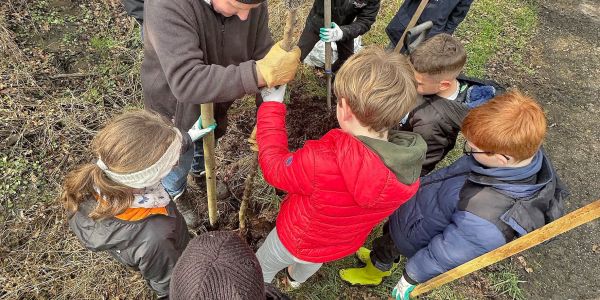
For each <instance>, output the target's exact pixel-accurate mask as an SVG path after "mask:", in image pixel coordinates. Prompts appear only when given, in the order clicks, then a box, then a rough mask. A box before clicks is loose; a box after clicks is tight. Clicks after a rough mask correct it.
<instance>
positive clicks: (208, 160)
mask: <svg viewBox="0 0 600 300" xmlns="http://www.w3.org/2000/svg"><path fill="white" fill-rule="evenodd" d="M200 114H201V118H202V128H208V126H210V125H212V124H214V123H215V119H214V108H213V104H212V103H206V104H201V105H200ZM202 142H203V146H204V168H205V170H206V198H207V200H208V220H209V222H210V226H215V224H216V223H217V220H218V218H219V216H218V211H217V193H216V191H217V178H216V174H215V169H216V163H215V132H214V131H211V132H209V133H208V134H207V135H205V136H204V138H203V140H202Z"/></svg>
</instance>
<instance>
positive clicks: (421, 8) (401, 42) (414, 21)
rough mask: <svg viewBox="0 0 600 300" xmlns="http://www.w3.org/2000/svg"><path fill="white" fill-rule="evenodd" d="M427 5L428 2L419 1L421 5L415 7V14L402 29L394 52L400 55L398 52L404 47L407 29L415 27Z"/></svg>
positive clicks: (425, 0) (424, 0) (427, 0)
mask: <svg viewBox="0 0 600 300" xmlns="http://www.w3.org/2000/svg"><path fill="white" fill-rule="evenodd" d="M428 3H429V0H421V3H420V4H419V6H418V7H417V10H416V11H415V14H414V15H413V16H412V18H411V19H410V21H409V22H408V25H407V26H406V28H405V29H404V32H403V33H402V36H401V37H400V40H398V43H397V44H396V48H394V52H396V53H400V50H402V46H403V45H404V38H405V37H406V33H407V32H408V30H409V29H411V28H413V27H415V25H416V24H417V21H419V18H420V17H421V14H422V13H423V11H424V10H425V7H426V6H427V4H428Z"/></svg>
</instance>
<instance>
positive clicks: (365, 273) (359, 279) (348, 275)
mask: <svg viewBox="0 0 600 300" xmlns="http://www.w3.org/2000/svg"><path fill="white" fill-rule="evenodd" d="M365 249H366V248H365ZM366 250H367V251H368V249H366ZM359 252H360V254H361V256H359ZM370 252H371V251H369V253H370ZM365 253H366V251H364V250H363V251H362V252H361V251H360V250H359V251H357V252H356V254H357V256H359V259H360V260H361V261H363V260H362V259H365V255H364V254H365ZM363 262H364V263H365V264H366V266H364V267H362V268H349V269H342V270H340V277H341V278H342V280H344V281H346V282H348V283H350V284H351V285H380V284H381V281H383V278H385V277H388V276H390V275H392V272H393V271H394V269H396V267H397V266H398V264H396V263H395V264H393V266H392V268H391V269H390V270H388V271H381V270H379V269H377V267H375V266H374V265H373V263H372V262H371V258H370V257H369V256H366V259H365V261H363Z"/></svg>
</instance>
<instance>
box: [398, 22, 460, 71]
mask: <svg viewBox="0 0 600 300" xmlns="http://www.w3.org/2000/svg"><path fill="white" fill-rule="evenodd" d="M410 62H411V63H412V66H413V68H415V71H417V72H419V73H424V74H428V75H430V76H445V77H452V78H445V79H454V78H456V77H457V76H458V74H460V72H461V71H462V69H463V67H464V66H465V63H466V62H467V52H466V51H465V48H464V47H463V45H462V44H461V43H460V41H459V40H458V39H456V38H454V37H453V36H451V35H449V34H447V33H440V34H438V35H435V36H433V37H431V38H430V39H428V40H426V41H424V42H423V43H422V44H421V45H419V46H418V47H417V49H415V51H413V53H411V54H410Z"/></svg>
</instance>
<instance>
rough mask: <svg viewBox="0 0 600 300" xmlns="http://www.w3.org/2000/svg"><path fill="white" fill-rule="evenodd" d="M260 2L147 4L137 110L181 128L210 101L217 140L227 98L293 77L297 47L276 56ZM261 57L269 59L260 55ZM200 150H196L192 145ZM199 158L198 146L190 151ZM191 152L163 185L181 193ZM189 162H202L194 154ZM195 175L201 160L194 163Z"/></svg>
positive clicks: (228, 102)
mask: <svg viewBox="0 0 600 300" xmlns="http://www.w3.org/2000/svg"><path fill="white" fill-rule="evenodd" d="M263 1H264V0H212V1H211V0H154V1H150V2H147V3H145V7H144V19H145V22H144V61H143V63H142V75H141V77H142V78H141V79H142V87H143V92H144V106H145V108H146V109H150V110H154V111H157V112H159V113H160V114H162V115H164V116H166V117H168V118H169V119H173V120H174V123H175V126H177V128H179V129H180V130H183V131H187V130H188V129H189V128H190V127H192V125H193V124H194V122H196V120H198V117H199V116H200V104H201V103H209V102H212V103H215V119H216V122H217V130H216V136H217V138H218V137H220V136H222V135H223V134H224V133H225V131H226V128H227V110H228V109H229V107H230V106H231V104H232V103H233V100H235V99H239V98H241V97H242V96H244V95H247V94H257V93H258V92H259V88H260V87H263V86H269V87H272V86H276V85H280V84H283V83H286V82H287V81H289V80H291V79H293V76H294V74H295V72H296V69H297V67H298V64H299V62H300V60H299V56H300V53H299V52H300V50H299V49H297V48H296V49H294V51H291V52H285V51H282V50H281V51H279V52H278V53H277V55H273V56H272V55H271V54H272V53H274V51H276V50H278V49H281V48H280V47H279V46H278V45H275V46H273V40H272V39H271V34H270V32H269V28H268V23H269V18H268V10H267V5H266V3H263ZM267 54H268V55H267ZM197 146H199V145H197ZM196 152H197V153H202V147H196ZM192 156H193V150H192V151H189V152H188V153H185V154H184V155H182V157H181V159H180V163H179V166H178V167H176V168H175V169H174V170H173V172H172V173H171V174H169V175H168V176H167V177H166V178H165V179H164V180H163V185H164V186H165V188H166V190H167V191H168V192H169V194H170V195H172V196H177V195H180V194H181V193H183V191H184V190H185V187H186V176H187V173H188V171H189V170H190V167H191V160H192ZM196 157H199V158H201V156H199V155H197V156H196ZM198 167H199V169H198V170H195V171H196V172H197V173H201V172H202V171H203V169H204V165H203V163H199V164H198Z"/></svg>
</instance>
